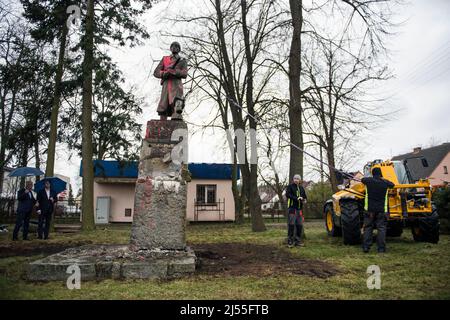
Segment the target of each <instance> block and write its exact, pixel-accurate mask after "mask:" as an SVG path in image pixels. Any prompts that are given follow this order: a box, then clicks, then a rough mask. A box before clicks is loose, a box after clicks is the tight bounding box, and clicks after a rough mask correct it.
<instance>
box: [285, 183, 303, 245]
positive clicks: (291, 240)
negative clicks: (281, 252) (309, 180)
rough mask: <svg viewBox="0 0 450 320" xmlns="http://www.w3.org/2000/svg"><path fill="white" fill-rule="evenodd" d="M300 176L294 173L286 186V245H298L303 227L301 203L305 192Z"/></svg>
mask: <svg viewBox="0 0 450 320" xmlns="http://www.w3.org/2000/svg"><path fill="white" fill-rule="evenodd" d="M301 180H302V179H301V177H300V175H299V174H296V175H294V178H293V181H292V183H291V184H290V185H288V186H287V188H286V197H287V201H288V246H289V247H292V245H295V246H299V245H300V240H301V235H302V228H303V221H304V218H303V211H302V209H303V203H306V192H305V189H304V188H303V186H301V184H300V182H301Z"/></svg>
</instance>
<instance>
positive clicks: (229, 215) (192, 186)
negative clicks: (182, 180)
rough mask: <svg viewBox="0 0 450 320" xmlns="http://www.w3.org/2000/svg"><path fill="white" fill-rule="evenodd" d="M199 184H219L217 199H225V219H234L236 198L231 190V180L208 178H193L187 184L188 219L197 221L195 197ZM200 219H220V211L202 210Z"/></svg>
mask: <svg viewBox="0 0 450 320" xmlns="http://www.w3.org/2000/svg"><path fill="white" fill-rule="evenodd" d="M198 184H212V185H217V195H216V197H217V198H216V200H217V201H218V200H220V201H223V200H224V199H225V221H234V220H235V212H234V198H233V192H232V190H231V180H210V179H208V180H206V179H193V180H192V181H191V182H189V183H188V186H187V208H186V209H187V210H186V211H187V212H186V219H187V220H188V221H195V219H194V216H195V203H194V199H195V198H196V197H197V195H196V193H197V185H198ZM198 221H219V212H217V211H201V212H199V213H198Z"/></svg>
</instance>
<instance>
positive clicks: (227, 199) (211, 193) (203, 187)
mask: <svg viewBox="0 0 450 320" xmlns="http://www.w3.org/2000/svg"><path fill="white" fill-rule="evenodd" d="M94 167H95V178H94V207H95V208H96V219H95V220H96V223H98V224H102V223H109V222H132V221H133V210H134V208H133V207H134V189H135V183H136V179H137V173H138V170H137V162H119V161H109V160H102V161H99V160H97V161H94ZM188 167H189V171H190V172H191V175H192V181H191V182H189V183H188V187H187V199H188V200H187V212H186V219H187V221H234V220H235V212H234V198H233V193H232V190H231V174H232V165H230V164H217V163H213V164H206V163H190V164H189V166H188ZM238 179H239V171H238Z"/></svg>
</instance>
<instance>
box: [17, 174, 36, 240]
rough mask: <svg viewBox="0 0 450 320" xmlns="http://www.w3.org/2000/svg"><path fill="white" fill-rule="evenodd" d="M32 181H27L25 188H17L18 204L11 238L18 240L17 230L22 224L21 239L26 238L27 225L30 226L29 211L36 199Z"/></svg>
mask: <svg viewBox="0 0 450 320" xmlns="http://www.w3.org/2000/svg"><path fill="white" fill-rule="evenodd" d="M32 189H33V182H32V181H27V182H26V185H25V189H21V190H19V192H18V194H17V199H18V200H19V205H18V207H17V216H16V225H15V227H14V231H13V240H18V236H19V230H20V228H21V227H22V226H23V230H22V234H23V240H29V239H28V227H29V226H30V217H31V211H32V210H33V207H34V205H35V204H36V199H35V198H34V196H33V192H32V191H31V190H32Z"/></svg>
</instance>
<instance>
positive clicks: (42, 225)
mask: <svg viewBox="0 0 450 320" xmlns="http://www.w3.org/2000/svg"><path fill="white" fill-rule="evenodd" d="M44 185H45V187H44V189H42V190H39V192H38V194H37V201H38V209H39V210H38V211H37V213H38V214H39V221H38V238H39V239H44V240H47V239H48V233H49V230H50V221H51V219H52V214H53V209H54V207H55V203H56V201H57V198H56V192H55V191H53V190H52V189H51V185H50V181H49V180H46V181H45V183H44Z"/></svg>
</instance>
